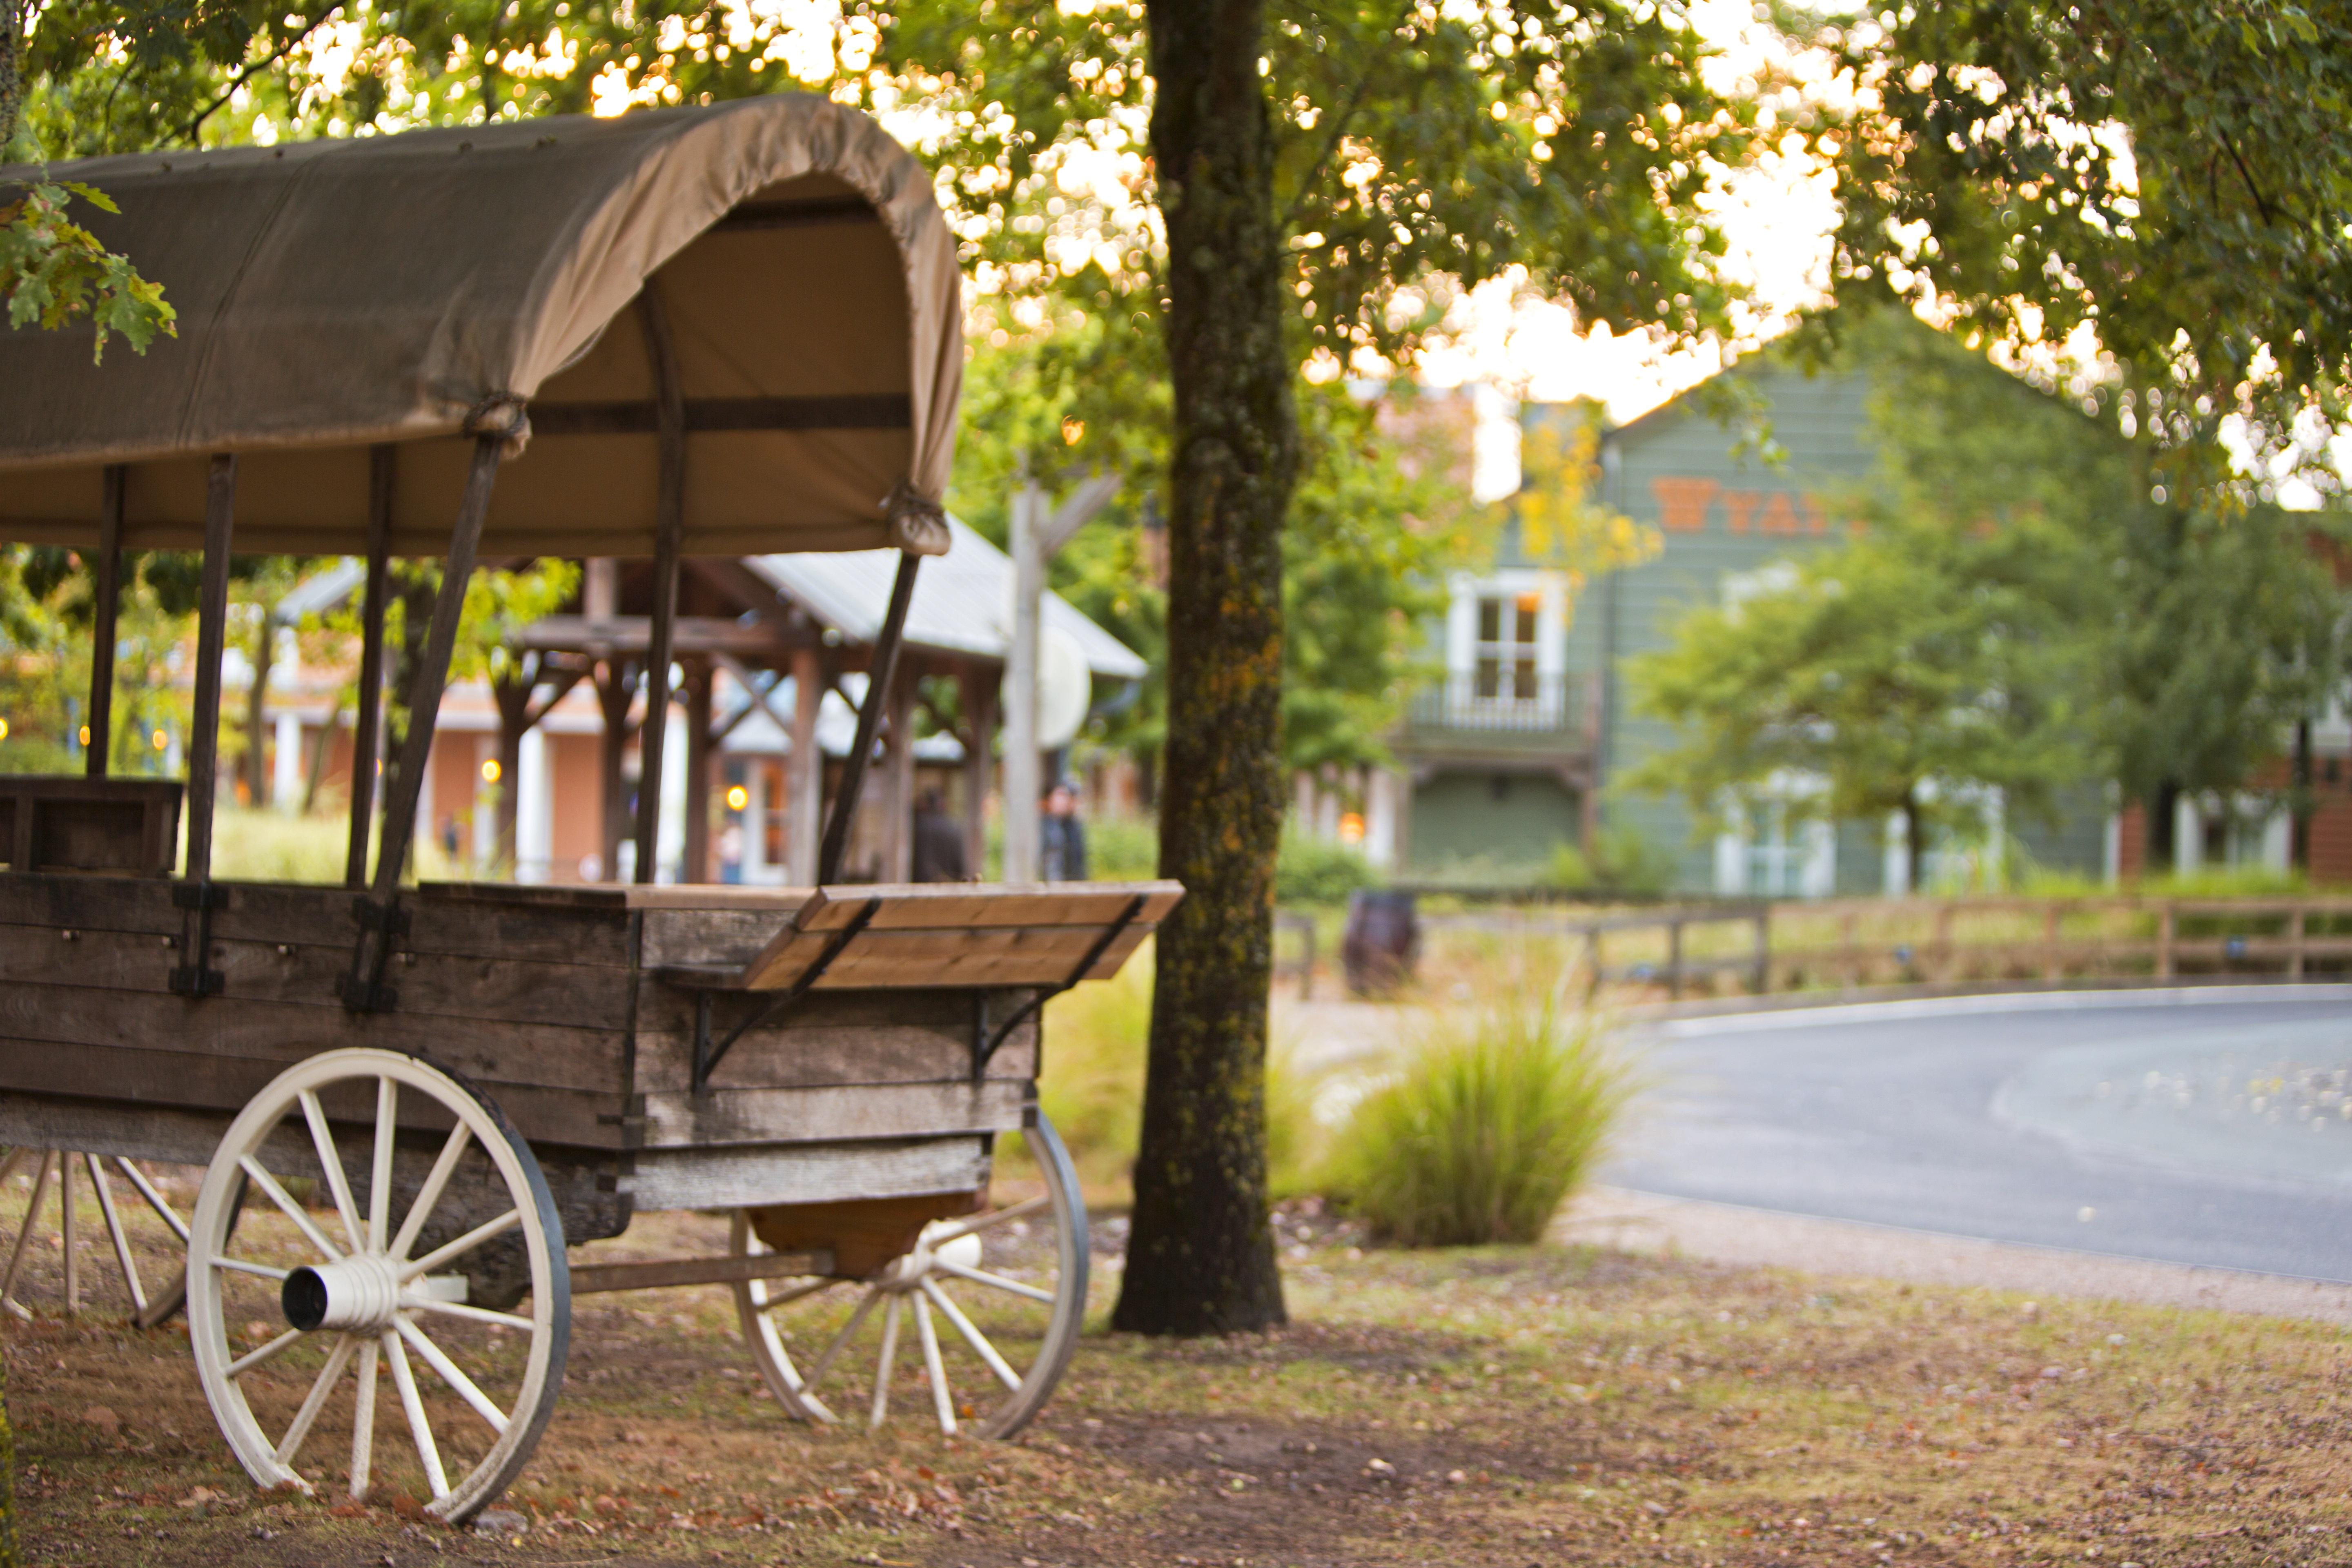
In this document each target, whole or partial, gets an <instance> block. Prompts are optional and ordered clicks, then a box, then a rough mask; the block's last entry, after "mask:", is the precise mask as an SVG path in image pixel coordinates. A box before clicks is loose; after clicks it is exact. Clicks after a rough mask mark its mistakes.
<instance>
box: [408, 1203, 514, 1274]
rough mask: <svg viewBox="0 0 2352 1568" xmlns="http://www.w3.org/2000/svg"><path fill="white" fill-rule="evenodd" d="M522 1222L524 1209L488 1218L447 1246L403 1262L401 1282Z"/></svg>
mask: <svg viewBox="0 0 2352 1568" xmlns="http://www.w3.org/2000/svg"><path fill="white" fill-rule="evenodd" d="M521 1223H522V1210H520V1209H509V1210H507V1212H506V1213H504V1214H502V1215H499V1217H498V1218H496V1219H486V1220H484V1221H483V1222H482V1223H481V1224H479V1225H478V1226H475V1227H474V1228H473V1229H471V1230H469V1231H467V1233H466V1234H465V1235H463V1236H461V1237H458V1238H457V1240H455V1241H453V1242H450V1243H448V1244H447V1245H446V1246H444V1247H435V1248H434V1249H433V1250H432V1251H430V1252H428V1253H426V1254H425V1256H424V1257H422V1258H417V1259H416V1260H415V1261H414V1262H410V1263H404V1264H402V1265H401V1266H400V1282H401V1283H402V1284H403V1285H405V1284H407V1283H408V1282H409V1281H410V1280H411V1279H415V1278H416V1277H417V1276H418V1275H420V1274H430V1273H432V1272H433V1271H434V1270H435V1269H436V1268H440V1267H441V1266H442V1265H443V1264H445V1263H446V1262H448V1261H449V1260H450V1259H451V1258H463V1257H464V1256H465V1255H466V1254H467V1253H468V1252H471V1251H473V1250H474V1248H476V1247H479V1246H481V1245H482V1243H484V1242H486V1241H488V1240H489V1239H490V1237H494V1236H498V1235H501V1234H503V1233H504V1232H507V1231H509V1230H512V1229H514V1227H515V1226H519V1225H520V1224H521ZM411 1239H414V1238H413V1237H412V1238H411Z"/></svg>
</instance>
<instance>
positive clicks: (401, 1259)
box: [188, 1048, 571, 1522]
mask: <svg viewBox="0 0 2352 1568" xmlns="http://www.w3.org/2000/svg"><path fill="white" fill-rule="evenodd" d="M247 1188H249V1189H250V1192H251V1196H250V1198H249V1199H247V1202H246V1210H247V1213H246V1221H245V1224H244V1225H243V1226H236V1240H235V1242H234V1244H232V1242H231V1239H230V1230H231V1227H232V1226H235V1224H236V1207H237V1204H238V1201H239V1198H240V1196H241V1195H242V1194H243V1193H244V1191H245V1190H246V1189H247ZM526 1295H527V1296H528V1297H529V1302H528V1304H527V1305H524V1304H522V1298H523V1297H524V1296H526ZM518 1307H520V1310H516V1309H517V1308H518ZM188 1331H189V1335H190V1338H191V1339H192V1340H193V1342H194V1349H195V1358H196V1373H197V1376H198V1378H199V1379H200V1380H201V1381H202V1383H203V1384H204V1390H205V1398H206V1399H207V1400H208V1401H210V1402H211V1405H212V1408H213V1415H214V1416H215V1419H216V1420H218V1421H219V1423H220V1428H221V1433H222V1435H223V1436H226V1438H227V1439H228V1442H229V1447H231V1448H232V1449H234V1450H235V1451H236V1457H237V1458H238V1460H239V1461H240V1462H241V1463H242V1464H243V1465H244V1466H245V1468H246V1471H247V1474H249V1475H251V1476H252V1477H253V1479H254V1481H255V1483H256V1484H257V1485H259V1486H262V1487H264V1488H268V1487H277V1486H288V1485H290V1486H294V1487H298V1488H299V1489H301V1490H303V1491H305V1492H308V1491H310V1490H312V1489H313V1485H312V1483H313V1482H314V1481H317V1480H322V1479H325V1477H326V1475H327V1474H328V1473H329V1469H330V1468H331V1467H330V1466H329V1464H328V1463H326V1462H325V1461H326V1460H327V1455H326V1453H325V1450H327V1449H329V1448H331V1447H333V1445H332V1444H331V1442H330V1441H326V1440H318V1441H314V1440H313V1436H314V1434H317V1433H319V1432H320V1429H321V1428H326V1429H329V1430H331V1429H333V1428H335V1427H338V1426H340V1427H341V1429H342V1430H344V1431H346V1432H348V1433H349V1434H350V1447H349V1449H348V1460H347V1462H346V1463H345V1464H343V1465H342V1466H341V1467H340V1468H341V1470H342V1473H343V1476H344V1486H343V1488H342V1489H343V1490H344V1491H346V1492H347V1493H348V1495H349V1496H351V1497H352V1498H353V1499H358V1500H364V1499H365V1498H366V1497H367V1496H368V1495H369V1491H370V1489H371V1487H372V1485H373V1484H375V1483H376V1482H378V1481H379V1480H381V1481H384V1482H388V1483H391V1484H392V1485H393V1486H394V1488H395V1489H400V1490H404V1491H414V1492H415V1493H420V1494H423V1496H424V1497H425V1498H427V1499H429V1500H427V1501H425V1512H427V1513H428V1514H430V1515H432V1516H433V1517H435V1518H436V1519H441V1520H446V1521H451V1522H456V1521H462V1520H465V1519H467V1518H469V1517H470V1516H472V1515H473V1514H474V1513H475V1512H477V1511H478V1510H480V1509H481V1508H483V1507H484V1506H485V1505H486V1504H488V1502H490V1501H491V1500H493V1499H495V1498H496V1497H498V1495H499V1493H500V1492H501V1491H503V1490H505V1489H506V1487H507V1485H508V1483H509V1482H510V1481H512V1480H513V1479H514V1478H515V1476H516V1475H517V1474H519V1473H520V1471H521V1469H522V1468H523V1466H524V1465H525V1464H526V1463H528V1462H529V1461H530V1453H531V1449H532V1447H534V1446H535V1445H536V1444H537V1443H538V1441H539V1435H540V1433H541V1430H542V1429H543V1428H544V1427H545V1426H546V1425H547V1421H548V1417H549V1415H551V1414H552V1412H553V1409H554V1405H555V1396H556V1393H557V1390H558V1389H559V1388H561V1386H562V1381H563V1363H564V1359H565V1356H566V1353H567V1352H568V1351H569V1348H570V1340H571V1275H570V1271H569V1269H568V1268H566V1266H565V1262H564V1256H563V1231H562V1223H561V1221H560V1220H559V1218H558V1217H557V1214H556V1209H555V1202H554V1199H553V1197H552V1195H551V1194H550V1193H549V1191H548V1186H547V1181H546V1178H545V1177H544V1176H543V1175H542V1174H541V1171H540V1168H539V1162H538V1160H537V1159H535V1158H534V1157H533V1156H532V1154H531V1152H530V1145H528V1144H527V1143H525V1142H523V1141H522V1139H521V1138H520V1136H518V1135H517V1134H516V1133H515V1131H514V1130H513V1129H512V1128H511V1127H509V1125H508V1124H507V1121H506V1118H505V1117H504V1116H502V1115H500V1114H499V1110H498V1108H497V1107H496V1106H495V1105H493V1104H492V1103H491V1102H490V1101H489V1100H487V1099H485V1098H483V1097H482V1096H481V1095H480V1094H478V1093H477V1092H476V1091H475V1090H474V1089H471V1088H470V1087H469V1086H467V1085H466V1084H464V1083H461V1082H460V1081H459V1080H457V1079H455V1078H453V1077H451V1076H450V1075H449V1074H447V1073H445V1072H443V1071H441V1070H440V1069H439V1068H435V1067H433V1066H431V1065H430V1064H428V1063H425V1062H424V1061H420V1060H419V1059H417V1058H415V1057H411V1056H406V1055H404V1054H402V1053H400V1052H397V1051H385V1050H375V1049H365V1048H362V1049H352V1050H337V1051H328V1052H325V1053H323V1054H322V1055H320V1056H316V1057H312V1058H310V1059H309V1060H307V1061H304V1062H301V1063H299V1064H297V1065H296V1066H294V1067H292V1068H288V1069H287V1070H286V1071H285V1072H283V1073H281V1074H279V1075H278V1078H277V1079H276V1080H274V1081H273V1082H272V1083H271V1084H270V1085H269V1086H268V1088H267V1089H263V1090H262V1091H261V1093H260V1094H259V1095H257V1096H256V1097H255V1098H254V1100H252V1102H251V1103H250V1104H248V1105H247V1107H246V1108H245V1110H243V1111H242V1112H240V1113H239V1114H238V1116H237V1118H236V1121H234V1122H232V1123H231V1124H230V1126H229V1130H228V1132H227V1134H226V1136H225V1137H224V1138H223V1139H222V1140H221V1144H220V1149H219V1152H217V1153H215V1155H214V1157H213V1162H212V1165H211V1167H210V1168H209V1169H208V1170H207V1171H206V1172H205V1183H204V1187H203V1189H202V1190H201V1192H199V1194H197V1197H196V1208H195V1215H194V1218H193V1219H192V1221H191V1222H190V1225H189V1236H188ZM379 1372H382V1373H388V1374H389V1378H390V1381H391V1383H392V1384H393V1390H394V1397H393V1398H392V1399H383V1398H380V1397H379V1394H380V1389H379V1378H378V1373H379ZM383 1405H394V1407H395V1408H396V1409H397V1410H398V1412H399V1415H398V1416H396V1417H394V1416H390V1413H389V1412H388V1411H384V1412H382V1413H383V1414H384V1415H387V1416H388V1417H389V1418H390V1419H391V1420H393V1421H394V1422H396V1423H397V1427H396V1429H399V1428H404V1430H405V1434H406V1436H407V1438H408V1443H407V1444H406V1445H405V1447H407V1448H408V1449H410V1450H411V1452H412V1454H413V1462H412V1461H411V1459H410V1458H406V1457H404V1456H403V1455H402V1454H401V1453H400V1449H401V1447H403V1445H400V1444H399V1443H398V1442H397V1441H396V1440H395V1441H394V1443H392V1444H387V1445H384V1448H385V1449H386V1450H388V1451H386V1452H381V1453H380V1452H379V1448H378V1445H377V1443H376V1440H375V1439H376V1428H377V1426H378V1421H377V1417H378V1415H379V1414H380V1407H381V1406H383Z"/></svg>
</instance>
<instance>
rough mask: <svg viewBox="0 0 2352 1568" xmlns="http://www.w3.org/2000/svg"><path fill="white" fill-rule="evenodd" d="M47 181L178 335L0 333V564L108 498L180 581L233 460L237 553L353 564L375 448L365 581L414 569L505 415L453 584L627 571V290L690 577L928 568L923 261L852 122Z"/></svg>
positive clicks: (955, 286) (633, 403) (929, 241)
mask: <svg viewBox="0 0 2352 1568" xmlns="http://www.w3.org/2000/svg"><path fill="white" fill-rule="evenodd" d="M32 173H33V171H31V170H27V169H16V170H0V179H5V178H7V177H10V176H18V177H22V176H25V175H28V174H32ZM47 174H48V176H49V177H50V178H53V179H75V180H83V181H87V182H89V183H90V184H94V185H97V186H98V187H100V189H102V190H104V191H106V192H107V193H108V194H109V195H111V196H113V197H114V198H115V199H116V200H117V201H118V202H119V203H120V204H121V208H122V214H121V216H120V217H104V216H100V217H99V218H97V219H95V220H94V221H93V222H92V225H91V226H92V227H93V228H94V229H95V230H96V231H97V232H98V233H99V235H100V238H101V239H102V240H103V241H104V242H105V243H106V244H107V245H108V246H109V247H111V248H113V249H117V250H121V251H122V252H125V253H127V254H128V255H129V256H130V257H131V258H132V260H133V261H134V263H135V264H136V265H137V266H138V267H139V268H141V269H142V271H143V272H144V273H145V274H146V275H147V276H149V277H151V278H153V279H156V280H158V281H160V282H161V283H162V284H163V286H164V288H165V290H166V297H167V298H168V299H170V300H171V301H172V302H173V305H174V306H175V307H176V308H177V310H178V311H179V330H180V335H179V337H178V338H177V339H176V340H161V341H158V342H157V343H156V344H155V345H154V347H153V348H152V349H151V350H150V351H149V353H147V355H146V356H145V357H144V358H140V357H137V356H135V355H133V354H132V353H131V351H130V349H129V348H128V346H127V345H125V344H122V343H121V342H119V341H118V342H115V343H114V344H112V345H110V348H109V351H108V353H107V355H106V362H105V363H104V364H103V365H93V364H92V363H90V352H89V336H88V334H87V332H83V331H69V332H43V331H5V330H0V537H5V538H7V539H11V540H19V541H27V542H47V543H59V544H68V545H76V546H83V547H87V546H89V545H91V544H93V543H95V542H96V540H97V530H98V520H99V516H100V507H101V504H102V500H101V497H102V487H103V473H104V469H105V467H106V465H109V464H121V465H127V466H128V468H127V474H126V481H125V482H126V495H125V502H124V506H125V518H124V531H123V540H122V542H123V544H124V545H125V546H126V547H129V548H132V549H142V548H193V547H195V546H197V545H199V544H200V543H201V542H202V538H203V518H204V476H205V466H206V459H207V458H208V457H209V455H210V454H213V453H216V452H232V453H236V454H237V455H238V458H239V474H238V486H237V504H236V546H237V548H238V549H239V550H241V551H261V552H300V553H352V552H358V551H360V550H362V549H363V548H364V541H365V530H366V518H367V509H368V504H369V503H368V493H369V480H368V474H369V458H368V448H369V447H370V446H372V445H373V444H376V443H400V444H401V445H400V447H399V451H398V458H397V479H396V481H395V485H394V502H393V512H392V515H393V544H394V550H395V552H402V553H418V554H429V553H437V552H439V551H440V550H441V549H442V548H443V547H444V542H445V541H446V538H447V534H448V529H449V526H450V521H451V520H452V518H453V516H454V515H455V510H456V506H457V495H458V491H459V489H460V488H461V486H462V484H463V479H464V469H465V464H466V447H467V442H466V441H465V440H464V439H463V438H462V437H460V435H459V433H460V432H461V431H462V430H463V429H464V428H465V427H466V425H467V417H468V415H469V414H470V413H474V412H476V411H478V410H482V409H485V408H490V407H496V406H498V404H499V400H500V399H521V400H524V401H525V402H526V404H527V405H528V409H529V412H530V416H531V417H532V420H533V426H534V432H535V433H534V435H533V436H532V437H531V438H530V440H529V442H528V444H527V445H526V446H525V447H524V449H523V450H522V452H521V454H520V456H519V457H518V458H515V459H514V460H512V461H509V463H507V464H506V465H505V467H504V470H503V472H502V473H501V475H500V478H499V485H498V489H497V492H496V496H495V499H494V501H493V503H492V507H491V511H490V514H489V519H488V526H487V528H486V530H485V533H484V537H483V541H482V549H483V551H484V552H485V554H487V555H491V556H496V555H501V554H505V555H521V554H537V553H542V552H544V553H562V554H573V555H639V556H642V555H649V554H651V553H652V552H653V548H654V529H655V508H656V458H657V445H656V437H655V435H654V433H653V431H654V426H653V423H652V421H653V416H654V408H655V405H654V401H653V399H654V384H653V380H652V371H651V368H650V362H649V360H648V357H647V356H648V343H647V341H646V338H645V336H644V334H643V331H642V327H641V323H640V319H639V312H638V310H635V309H632V307H631V302H632V300H635V297H636V296H637V294H638V293H639V291H640V289H643V288H645V287H646V283H647V280H648V279H650V280H651V281H652V284H653V287H654V288H655V289H656V291H657V293H658V295H659V298H660V302H661V306H662V310H663V312H664V314H666V316H667V319H668V321H669V323H670V335H671V337H672V338H673V340H674V342H675V344H676V356H677V364H678V367H679V380H680V383H681V385H682V389H683V392H684V395H685V398H686V400H687V413H688V426H687V427H688V431H689V432H690V435H689V437H688V443H687V445H688V471H687V485H686V537H685V548H686V552H687V553H688V554H690V555H720V554H724V555H734V554H748V553H754V552H771V551H799V550H813V549H814V550H847V549H871V548H876V547H879V546H883V545H894V544H895V545H901V546H912V547H914V548H917V549H921V550H925V551H927V552H929V551H937V550H940V549H944V548H945V547H946V543H947V537H946V530H945V527H944V524H943V523H941V522H940V521H939V520H938V518H937V515H936V513H935V511H933V510H932V507H931V505H926V504H924V503H932V504H934V505H935V503H936V502H937V501H938V500H940V496H941V494H942V491H943V490H944V489H945V486H946V482H947V479H948V469H949V465H950V458H951V456H952V450H953V443H954V435H955V410H956V401H957V398H958V395H959V394H960V392H961V383H962V370H963V344H962V332H961V279H960V277H959V274H958V270H957V266H956V254H955V242H954V237H953V236H952V235H951V234H950V232H949V230H948V227H947V225H946V222H945V220H944V219H943V218H942V216H940V210H939V208H938V205H936V203H935V202H934V201H933V199H932V195H931V186H930V178H929V174H927V173H926V172H925V171H924V169H923V168H922V166H921V165H920V164H919V163H917V162H916V161H915V160H914V159H913V158H912V157H911V156H910V155H908V153H907V152H906V150H905V149H904V148H902V147H900V146H899V145H898V143H897V142H895V141H893V140H892V139H891V137H890V136H889V135H888V134H887V132H884V131H883V130H882V128H881V127H880V126H878V125H877V124H876V123H875V122H874V121H872V120H870V119H868V118H866V116H864V115H862V114H859V113H858V112H856V110H850V109H845V108H844V107H842V106H840V105H837V104H834V103H831V102H829V101H827V100H824V99H822V98H816V97H811V96H808V95H805V94H779V95H776V96H772V97H767V98H760V99H754V100H746V101H743V102H739V103H732V104H726V105H722V106H719V107H716V108H705V109H684V110H656V111H652V112H644V113H634V114H629V115H625V116H623V117H620V118H618V119H614V120H593V119H587V118H584V117H570V118H563V119H551V120H541V121H521V122H517V123H511V124H501V125H496V126H488V127H474V128H461V129H452V130H442V131H425V132H408V133H405V134H401V135H393V136H373V137H360V138H350V139H342V140H331V141H320V142H303V143H299V144H289V145H284V146H278V147H247V148H236V149H227V150H221V151H214V152H198V153H181V152H173V153H160V154H141V155H135V156H126V157H113V158H101V159H89V160H83V161H81V162H79V163H61V164H54V165H51V166H50V167H49V169H48V170H47ZM902 487H903V488H902ZM894 492H895V493H896V494H897V495H898V497H899V501H898V504H895V505H893V504H890V503H889V502H888V500H887V498H889V497H891V496H892V495H893V494H894ZM910 499H911V502H912V504H909V500H910Z"/></svg>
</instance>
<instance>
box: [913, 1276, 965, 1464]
mask: <svg viewBox="0 0 2352 1568" xmlns="http://www.w3.org/2000/svg"><path fill="white" fill-rule="evenodd" d="M914 1302H915V1337H916V1338H917V1339H919V1340H920V1341H922V1343H923V1370H924V1371H925V1372H926V1373H929V1374H930V1379H931V1409H932V1411H933V1413H935V1414H936V1415H938V1416H939V1418H940V1431H942V1432H944V1433H946V1434H947V1435H948V1436H950V1437H952V1436H955V1429H956V1418H955V1401H954V1400H953V1399H952V1398H950V1396H949V1394H948V1369H947V1367H946V1365H945V1364H944V1363H941V1362H940V1336H939V1332H938V1331H937V1330H935V1329H933V1328H932V1327H931V1304H930V1302H929V1301H928V1300H924V1299H923V1298H922V1297H921V1296H917V1297H915V1298H914Z"/></svg>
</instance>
